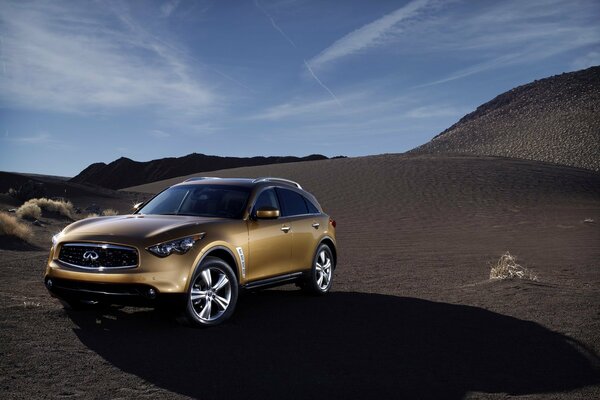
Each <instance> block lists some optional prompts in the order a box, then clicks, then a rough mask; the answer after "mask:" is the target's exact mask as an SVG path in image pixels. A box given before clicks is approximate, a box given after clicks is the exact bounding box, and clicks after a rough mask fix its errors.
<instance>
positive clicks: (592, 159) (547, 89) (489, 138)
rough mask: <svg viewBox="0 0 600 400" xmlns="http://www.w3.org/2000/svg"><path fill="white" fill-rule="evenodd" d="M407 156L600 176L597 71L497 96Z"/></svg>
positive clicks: (538, 82)
mask: <svg viewBox="0 0 600 400" xmlns="http://www.w3.org/2000/svg"><path fill="white" fill-rule="evenodd" d="M410 153H456V154H464V153H468V154H475V155H488V156H503V157H512V158H522V159H527V160H536V161H546V162H551V163H555V164H561V165H568V166H572V167H579V168H586V169H591V170H594V171H600V66H596V67H591V68H588V69H585V70H581V71H576V72H570V73H564V74H560V75H556V76H552V77H549V78H545V79H541V80H536V81H534V82H531V83H528V84H526V85H523V86H519V87H516V88H514V89H511V90H509V91H508V92H505V93H502V94H501V95H499V96H497V97H495V98H494V99H492V100H491V101H489V102H487V103H485V104H483V105H481V106H479V107H477V109H476V110H475V111H473V112H472V113H470V114H467V115H465V116H464V117H463V118H461V119H460V120H459V121H458V122H457V123H456V124H454V125H452V126H451V127H450V128H448V129H446V130H445V131H443V132H442V133H440V134H439V135H437V136H435V137H434V138H433V139H432V140H431V141H430V142H428V143H426V144H424V145H422V146H419V147H417V148H415V149H413V150H411V151H410Z"/></svg>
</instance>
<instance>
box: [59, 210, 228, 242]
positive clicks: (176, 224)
mask: <svg viewBox="0 0 600 400" xmlns="http://www.w3.org/2000/svg"><path fill="white" fill-rule="evenodd" d="M220 220H221V219H219V218H202V217H191V216H183V215H138V214H135V215H122V216H115V217H97V218H86V219H83V220H80V221H77V222H74V223H72V224H71V225H69V226H67V227H66V228H65V229H64V230H63V231H62V233H61V235H60V236H59V239H60V241H61V242H66V241H75V240H85V241H103V242H111V243H123V244H131V245H136V244H139V245H147V244H148V243H158V242H161V241H164V240H170V239H176V238H179V237H183V236H186V235H193V234H196V233H200V232H202V228H203V225H205V224H209V223H215V222H218V221H220Z"/></svg>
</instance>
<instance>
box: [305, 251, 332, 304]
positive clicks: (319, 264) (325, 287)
mask: <svg viewBox="0 0 600 400" xmlns="http://www.w3.org/2000/svg"><path fill="white" fill-rule="evenodd" d="M334 263H335V262H334V259H333V254H332V252H331V249H330V248H329V246H327V245H326V244H322V245H320V246H319V248H318V249H317V253H316V254H315V258H314V260H313V267H312V269H311V271H310V273H309V276H308V280H307V282H306V283H305V285H304V288H305V289H306V290H307V291H309V292H311V293H316V294H325V293H327V292H329V290H330V289H331V285H332V283H333V269H334V267H335V264H334Z"/></svg>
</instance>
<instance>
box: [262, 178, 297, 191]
mask: <svg viewBox="0 0 600 400" xmlns="http://www.w3.org/2000/svg"><path fill="white" fill-rule="evenodd" d="M258 182H279V183H285V184H288V185H291V186H295V187H297V188H298V189H302V186H300V184H299V183H298V182H294V181H291V180H289V179H284V178H273V177H261V178H256V179H255V180H253V181H252V183H258Z"/></svg>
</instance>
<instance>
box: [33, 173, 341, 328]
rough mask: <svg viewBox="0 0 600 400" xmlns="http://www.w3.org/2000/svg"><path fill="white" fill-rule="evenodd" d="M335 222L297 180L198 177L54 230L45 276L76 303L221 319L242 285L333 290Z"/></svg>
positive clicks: (196, 321) (200, 322) (202, 320)
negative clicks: (116, 212) (127, 211)
mask: <svg viewBox="0 0 600 400" xmlns="http://www.w3.org/2000/svg"><path fill="white" fill-rule="evenodd" d="M335 225H336V224H335V221H334V220H333V219H332V218H331V217H329V216H328V215H327V214H325V213H324V212H323V210H322V209H321V206H320V205H319V203H318V202H317V200H316V199H315V197H314V196H313V195H311V194H310V193H308V192H306V191H304V190H302V188H301V187H300V185H299V184H298V183H296V182H293V181H289V180H286V179H281V178H258V179H220V178H209V177H198V178H191V179H188V180H186V181H185V182H182V183H179V184H177V185H174V186H171V187H169V188H168V189H166V190H164V191H162V192H161V193H159V194H157V195H156V196H154V197H153V198H152V199H150V200H149V201H147V202H146V203H144V204H141V205H139V206H138V207H137V208H136V209H135V212H134V213H133V214H131V215H123V216H114V217H98V218H87V219H83V220H80V221H77V222H74V223H72V224H71V225H69V226H67V227H66V228H65V229H64V230H63V231H62V232H60V233H59V234H57V235H56V236H55V237H54V238H53V240H52V242H53V245H52V249H51V250H50V256H49V259H48V266H47V268H46V275H45V278H44V281H45V284H46V287H47V288H48V290H49V291H50V293H51V294H52V295H53V296H55V297H58V298H59V299H61V300H62V301H63V302H64V303H66V304H67V305H69V306H71V307H72V308H84V307H87V306H90V305H95V304H126V305H139V306H151V307H158V306H163V305H170V306H175V307H177V308H178V311H179V315H180V317H181V319H182V320H184V321H186V322H187V323H190V324H193V325H197V326H207V325H216V324H219V323H221V322H223V321H225V320H226V319H227V318H229V317H230V316H231V314H232V313H233V311H234V308H235V305H236V301H237V298H238V292H239V291H240V290H241V289H246V290H252V289H259V288H265V287H271V286H276V285H280V284H285V283H296V284H297V285H299V286H300V287H302V288H303V289H305V290H307V291H309V292H312V293H317V294H325V293H327V292H329V290H330V289H331V284H332V279H333V270H334V269H335V265H336V259H337V251H336V239H335Z"/></svg>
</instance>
